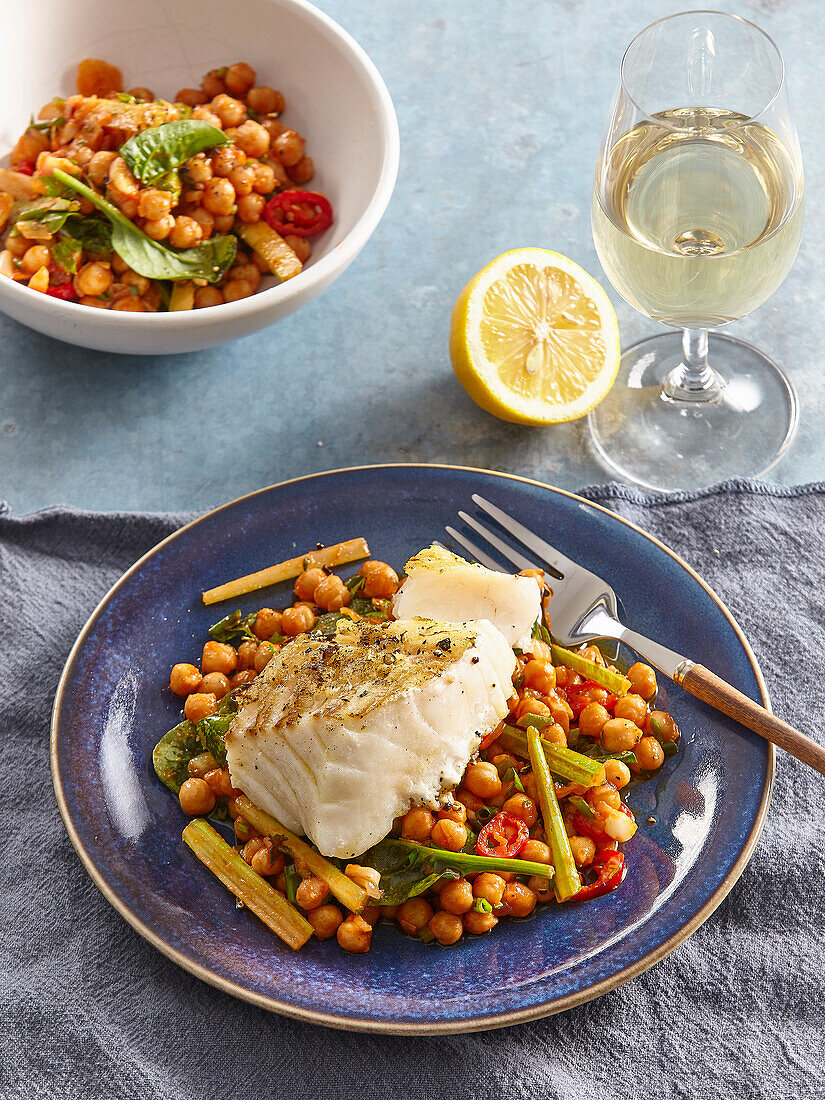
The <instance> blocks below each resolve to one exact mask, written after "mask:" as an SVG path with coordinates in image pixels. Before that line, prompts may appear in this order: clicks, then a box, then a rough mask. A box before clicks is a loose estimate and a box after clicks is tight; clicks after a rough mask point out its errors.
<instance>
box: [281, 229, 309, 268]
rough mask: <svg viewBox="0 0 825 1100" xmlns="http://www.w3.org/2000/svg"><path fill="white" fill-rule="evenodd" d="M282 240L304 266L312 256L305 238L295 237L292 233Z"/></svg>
mask: <svg viewBox="0 0 825 1100" xmlns="http://www.w3.org/2000/svg"><path fill="white" fill-rule="evenodd" d="M284 240H285V241H286V243H287V244H288V245H289V247H290V248H291V249H292V251H293V252H294V253H295V255H296V256H297V257H298V259H299V260H300V261H301V263H302V264H305V263H306V262H307V260H308V259H309V258H310V256H311V255H312V245H311V244H310V242H309V241H308V240H307V239H306V237H296V236H295V234H294V233H287V235H286V236H285V237H284Z"/></svg>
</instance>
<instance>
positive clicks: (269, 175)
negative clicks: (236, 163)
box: [252, 164, 275, 195]
mask: <svg viewBox="0 0 825 1100" xmlns="http://www.w3.org/2000/svg"><path fill="white" fill-rule="evenodd" d="M252 190H253V191H255V192H256V193H257V194H259V195H268V194H269V193H270V192H271V191H274V190H275V173H274V172H273V171H272V169H271V168H270V166H269V165H268V164H259V165H258V166H257V167H256V168H254V169H253V176H252Z"/></svg>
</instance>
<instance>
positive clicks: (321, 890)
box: [295, 875, 329, 909]
mask: <svg viewBox="0 0 825 1100" xmlns="http://www.w3.org/2000/svg"><path fill="white" fill-rule="evenodd" d="M328 893H329V887H328V886H327V884H326V883H325V882H324V880H323V879H321V878H316V877H315V875H311V876H310V877H309V878H305V879H302V881H301V884H300V886H299V887H298V889H297V891H296V892H295V899H296V901H297V902H298V904H299V905H300V906H301V908H302V909H317V908H318V906H319V905H321V904H322V903H323V901H324V899H325V898H326V896H327V894H328Z"/></svg>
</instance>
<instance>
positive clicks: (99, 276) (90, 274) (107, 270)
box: [24, 257, 115, 298]
mask: <svg viewBox="0 0 825 1100" xmlns="http://www.w3.org/2000/svg"><path fill="white" fill-rule="evenodd" d="M24 259H25V257H24ZM114 278H115V277H114V275H113V274H112V269H111V267H110V266H109V264H103V263H98V262H97V261H95V262H94V263H90V264H84V265H83V267H81V269H80V271H78V273H77V275H75V277H74V288H75V290H76V291H77V293H78V294H79V295H80V296H81V297H84V296H86V295H89V296H90V297H95V298H97V297H99V296H100V295H101V294H105V293H106V291H107V290H108V289H109V287H110V286H111V285H112V283H113V282H114Z"/></svg>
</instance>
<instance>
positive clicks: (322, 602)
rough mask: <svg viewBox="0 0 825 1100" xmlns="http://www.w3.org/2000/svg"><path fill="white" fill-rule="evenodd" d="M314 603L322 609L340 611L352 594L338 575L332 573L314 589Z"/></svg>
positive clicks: (346, 604) (347, 603)
mask: <svg viewBox="0 0 825 1100" xmlns="http://www.w3.org/2000/svg"><path fill="white" fill-rule="evenodd" d="M314 598H315V603H317V604H318V606H319V607H320V608H322V609H323V610H324V611H340V610H341V608H342V607H347V606H348V605H349V602H350V600H351V599H352V596H351V595H350V591H349V589H348V588H347V586H346V585H345V584H344V582H343V581H342V580H341V578H340V577H336V576H335V575H334V574H333V575H331V576H329V577H324V579H323V580H322V581H321V582H320V583H319V584H318V586H317V588H316V589H315V597H314Z"/></svg>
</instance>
